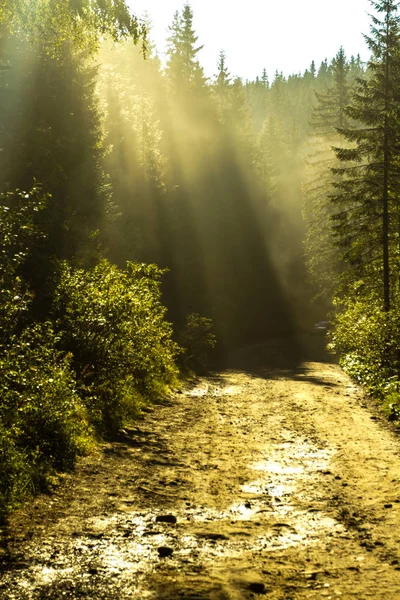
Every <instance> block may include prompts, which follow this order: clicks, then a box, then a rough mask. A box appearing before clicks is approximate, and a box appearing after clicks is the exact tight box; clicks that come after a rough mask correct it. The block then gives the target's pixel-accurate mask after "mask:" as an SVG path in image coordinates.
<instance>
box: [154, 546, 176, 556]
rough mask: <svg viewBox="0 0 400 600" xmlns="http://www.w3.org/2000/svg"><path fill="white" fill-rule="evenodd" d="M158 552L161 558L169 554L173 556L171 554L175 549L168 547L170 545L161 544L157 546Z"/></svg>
mask: <svg viewBox="0 0 400 600" xmlns="http://www.w3.org/2000/svg"><path fill="white" fill-rule="evenodd" d="M157 552H158V554H159V556H160V558H166V557H167V556H171V554H172V553H173V549H172V548H168V546H160V547H159V548H157Z"/></svg>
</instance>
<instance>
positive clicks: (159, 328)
mask: <svg viewBox="0 0 400 600" xmlns="http://www.w3.org/2000/svg"><path fill="white" fill-rule="evenodd" d="M161 273H162V271H160V270H159V269H158V268H157V267H156V266H154V265H144V264H142V265H138V264H134V263H128V264H127V268H126V270H124V271H122V270H120V269H118V268H117V267H116V266H114V265H112V264H110V263H109V262H108V261H106V260H103V261H101V262H100V263H99V264H98V265H97V266H95V267H94V268H93V269H91V270H89V271H84V270H81V269H80V270H79V269H78V270H73V269H72V268H71V267H70V266H69V265H68V264H67V263H62V264H61V265H60V284H59V287H58V289H57V291H56V296H55V307H56V308H55V310H56V315H57V321H58V328H59V335H60V346H61V347H62V348H63V349H65V350H67V351H71V352H72V354H73V364H74V368H75V370H76V373H77V377H78V380H79V386H80V387H79V390H80V393H81V394H82V397H83V398H84V401H85V403H86V406H87V408H88V410H89V414H90V416H91V419H92V421H93V422H94V423H95V424H96V426H98V427H100V428H101V429H102V430H115V429H118V427H120V426H121V424H122V423H123V421H124V419H125V418H127V417H131V416H133V415H135V414H137V412H138V410H139V408H140V405H141V404H142V403H143V402H151V401H154V400H156V399H157V398H158V397H159V396H160V394H161V393H162V392H164V393H165V391H166V390H167V389H168V386H171V385H173V384H174V383H175V380H176V375H177V370H176V367H175V365H174V358H175V356H176V354H177V352H178V347H177V345H176V344H175V343H174V342H173V341H172V340H171V335H172V328H171V326H170V324H169V323H167V322H166V321H165V320H164V316H165V308H164V307H163V305H162V304H161V298H160V290H159V285H160V276H161Z"/></svg>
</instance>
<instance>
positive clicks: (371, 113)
mask: <svg viewBox="0 0 400 600" xmlns="http://www.w3.org/2000/svg"><path fill="white" fill-rule="evenodd" d="M371 4H372V6H373V8H374V9H375V11H376V12H377V14H378V16H371V19H372V26H371V34H370V36H366V41H367V44H368V46H369V48H370V50H371V52H372V59H371V60H370V62H369V64H368V67H369V71H370V76H369V77H368V78H367V79H365V80H362V79H358V80H357V85H356V91H355V93H354V96H353V103H352V105H351V106H350V107H348V108H347V109H346V113H347V116H348V117H350V118H351V119H353V120H354V121H358V122H359V123H360V124H361V126H359V127H357V128H349V127H347V128H346V127H344V128H342V129H340V130H339V131H340V132H341V134H342V135H343V136H344V138H345V139H346V140H347V141H348V142H350V143H351V146H352V147H350V148H340V147H339V148H336V150H335V151H336V155H337V157H338V159H339V160H340V161H341V166H340V167H339V168H336V169H334V170H333V172H334V174H336V175H338V176H339V177H340V179H339V181H337V182H335V183H334V186H335V188H336V190H335V193H334V194H333V195H332V197H331V199H332V202H333V205H334V211H335V215H334V218H335V226H334V227H335V234H336V236H337V241H338V244H339V246H340V248H341V253H342V257H343V259H344V260H345V261H346V262H347V264H348V265H349V269H348V272H347V275H348V282H349V283H350V284H351V282H355V281H357V280H358V281H363V282H364V283H365V284H367V287H368V288H369V289H372V290H373V291H375V292H376V294H378V296H379V297H380V298H381V300H382V305H383V307H384V309H385V310H386V311H388V310H389V309H390V305H391V299H392V291H391V284H392V283H394V275H395V272H396V271H398V266H399V260H398V256H399V224H400V214H399V208H398V197H399V193H400V164H399V152H400V144H399V142H400V139H399V123H400V108H399V107H400V104H399V100H400V17H399V14H398V9H399V2H397V1H395V0H378V1H372V0H371ZM380 15H382V16H381V18H380ZM347 291H348V292H349V291H350V288H348V289H347Z"/></svg>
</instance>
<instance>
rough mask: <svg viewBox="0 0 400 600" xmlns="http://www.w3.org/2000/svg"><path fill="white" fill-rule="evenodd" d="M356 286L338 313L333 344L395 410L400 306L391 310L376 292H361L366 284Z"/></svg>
mask: <svg viewBox="0 0 400 600" xmlns="http://www.w3.org/2000/svg"><path fill="white" fill-rule="evenodd" d="M356 287H358V289H357V290H355V292H356V293H355V294H354V296H353V297H352V298H351V299H349V298H348V299H347V300H346V304H345V305H343V304H342V306H341V310H340V312H339V313H338V315H337V317H336V327H335V331H334V332H333V334H332V341H331V347H332V348H333V349H334V350H336V351H337V352H338V353H339V354H340V363H341V365H342V366H343V368H344V369H345V371H347V373H349V375H351V377H352V378H353V379H355V381H357V382H358V383H360V384H361V385H363V386H364V387H365V388H366V390H367V391H368V392H369V393H370V394H371V395H373V396H374V397H377V398H380V399H382V400H383V401H384V405H385V406H386V407H387V408H388V409H389V410H390V412H391V413H394V411H395V407H396V405H398V403H399V401H400V311H399V307H396V310H392V311H390V312H387V311H385V310H383V308H382V304H381V301H380V299H379V298H377V297H376V296H373V295H371V294H368V295H367V296H366V295H365V294H364V295H361V293H360V291H362V287H363V285H362V284H360V283H359V284H358V286H356ZM396 410H397V409H396Z"/></svg>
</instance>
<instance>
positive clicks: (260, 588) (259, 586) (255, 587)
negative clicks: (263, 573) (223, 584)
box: [249, 581, 266, 594]
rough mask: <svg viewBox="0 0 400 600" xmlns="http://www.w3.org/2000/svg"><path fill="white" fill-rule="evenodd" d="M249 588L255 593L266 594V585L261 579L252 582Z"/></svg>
mask: <svg viewBox="0 0 400 600" xmlns="http://www.w3.org/2000/svg"><path fill="white" fill-rule="evenodd" d="M249 590H251V591H252V592H254V593H255V594H265V593H266V589H265V585H264V584H263V583H261V582H259V581H253V582H252V583H250V585H249Z"/></svg>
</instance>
